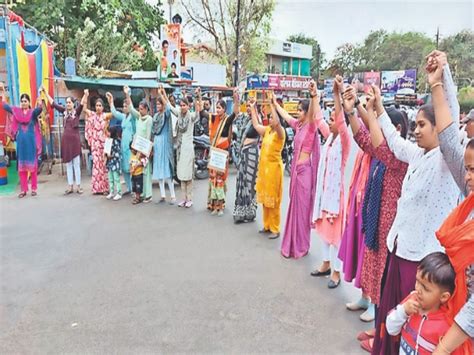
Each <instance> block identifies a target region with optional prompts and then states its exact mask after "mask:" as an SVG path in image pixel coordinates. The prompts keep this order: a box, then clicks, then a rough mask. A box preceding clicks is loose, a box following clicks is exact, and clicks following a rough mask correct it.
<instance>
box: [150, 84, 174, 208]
mask: <svg viewBox="0 0 474 355" xmlns="http://www.w3.org/2000/svg"><path fill="white" fill-rule="evenodd" d="M167 102H168V99H167V96H166V92H165V89H163V88H160V89H159V90H158V97H157V99H156V111H157V112H156V113H155V115H154V116H153V125H152V127H151V134H152V135H153V137H154V138H153V151H154V155H153V180H158V183H159V184H160V193H161V199H160V203H163V202H165V201H166V189H165V183H167V184H168V188H169V190H170V195H171V196H170V201H169V203H170V205H174V204H175V203H176V195H175V192H174V182H173V171H174V157H173V122H172V118H171V112H170V110H169V109H167Z"/></svg>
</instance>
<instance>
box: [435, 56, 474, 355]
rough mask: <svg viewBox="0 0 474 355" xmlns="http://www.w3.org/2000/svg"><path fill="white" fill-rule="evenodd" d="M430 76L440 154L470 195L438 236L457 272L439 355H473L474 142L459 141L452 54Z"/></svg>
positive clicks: (439, 59) (442, 58) (437, 59)
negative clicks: (455, 354)
mask: <svg viewBox="0 0 474 355" xmlns="http://www.w3.org/2000/svg"><path fill="white" fill-rule="evenodd" d="M427 71H428V82H429V84H430V86H431V93H432V100H433V107H434V112H435V118H436V127H437V129H438V132H439V142H440V149H441V152H442V154H443V156H444V158H445V160H446V162H447V163H448V166H449V169H450V171H451V174H452V175H453V178H454V179H455V181H456V183H457V184H458V186H459V188H460V189H461V191H462V192H463V194H464V195H465V196H466V199H465V200H464V201H463V203H461V204H460V205H459V206H458V207H457V208H456V209H454V211H452V212H451V214H450V215H449V217H448V218H447V219H446V221H445V222H444V223H443V225H442V226H441V228H440V229H439V230H438V232H437V233H436V234H437V237H438V240H439V241H440V243H441V245H442V246H443V247H444V248H445V251H446V254H447V255H448V257H449V259H450V261H451V264H452V265H453V267H454V271H455V272H456V290H455V292H454V294H453V296H452V297H451V299H450V300H449V301H448V310H449V315H450V316H451V318H452V319H453V320H454V322H453V324H452V326H451V328H450V329H449V330H448V332H447V333H446V334H445V336H444V337H443V338H442V339H441V340H440V342H439V344H438V346H437V348H436V349H435V351H434V352H433V354H435V355H442V354H450V353H452V352H454V351H455V350H456V349H457V348H459V347H460V346H461V347H462V351H463V353H464V354H466V355H468V354H472V351H473V344H472V342H473V338H474V252H473V250H474V219H473V212H474V194H473V191H474V140H472V139H471V140H470V141H469V143H468V144H467V147H466V149H464V147H463V146H461V144H460V141H459V135H458V124H457V122H456V119H455V117H458V116H454V115H456V114H457V113H458V108H459V106H458V102H457V99H456V90H455V87H454V85H453V82H452V79H451V74H450V72H449V67H448V65H447V58H446V54H445V53H443V52H440V51H434V52H432V53H430V55H429V56H428V64H427ZM462 172H464V174H463V173H462ZM463 175H464V176H463Z"/></svg>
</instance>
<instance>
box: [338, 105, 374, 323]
mask: <svg viewBox="0 0 474 355" xmlns="http://www.w3.org/2000/svg"><path fill="white" fill-rule="evenodd" d="M356 106H357V108H358V109H359V107H362V104H361V103H360V101H358V99H357V101H356ZM344 107H345V104H344ZM362 108H363V107H362ZM353 120H356V121H357V124H359V117H356V116H352V117H350V119H349V121H350V122H351V121H353ZM371 159H372V158H371V156H370V154H368V153H366V152H364V151H363V150H362V149H357V155H356V159H355V163H354V167H353V170H352V176H351V180H350V183H349V199H348V201H347V208H346V211H347V214H346V221H345V226H344V232H343V234H342V239H341V246H340V247H339V255H338V257H339V259H340V260H341V261H342V274H343V277H344V280H345V281H346V282H352V281H354V286H355V287H356V288H359V289H360V288H361V285H360V281H361V280H360V279H361V274H362V261H363V256H364V250H365V245H364V233H363V231H362V206H363V201H364V196H365V191H366V190H365V188H366V185H367V181H368V179H369V171H370V163H371ZM346 308H347V309H348V310H351V311H358V310H361V309H363V310H365V312H364V313H362V314H361V315H360V319H362V320H370V318H372V319H373V316H370V314H371V313H373V312H371V311H370V299H369V297H364V295H363V297H361V298H360V299H359V300H357V301H355V302H349V303H346ZM367 316H368V317H367Z"/></svg>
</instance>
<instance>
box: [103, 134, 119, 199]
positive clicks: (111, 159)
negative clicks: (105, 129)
mask: <svg viewBox="0 0 474 355" xmlns="http://www.w3.org/2000/svg"><path fill="white" fill-rule="evenodd" d="M109 133H110V138H111V139H112V148H111V150H110V155H107V154H106V156H107V164H106V167H107V171H108V172H109V194H108V195H107V199H108V200H110V199H112V198H113V199H114V201H118V200H120V199H121V198H122V187H121V186H120V173H121V161H122V148H121V140H120V135H119V130H118V128H117V127H116V126H113V127H110V128H109ZM115 189H116V190H117V194H116V195H115V196H114V190H115Z"/></svg>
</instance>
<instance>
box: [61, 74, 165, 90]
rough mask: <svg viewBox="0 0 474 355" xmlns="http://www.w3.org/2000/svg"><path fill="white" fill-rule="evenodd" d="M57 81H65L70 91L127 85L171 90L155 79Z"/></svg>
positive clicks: (75, 77)
mask: <svg viewBox="0 0 474 355" xmlns="http://www.w3.org/2000/svg"><path fill="white" fill-rule="evenodd" d="M55 79H57V80H64V82H65V83H66V87H67V88H68V89H107V88H110V89H114V88H117V87H123V86H125V85H127V86H128V87H130V88H141V89H156V88H159V87H160V86H163V87H164V88H165V89H169V88H171V86H170V85H169V84H167V83H161V82H159V81H156V80H153V79H136V80H134V79H109V78H101V79H97V78H84V77H80V76H64V77H55Z"/></svg>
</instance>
